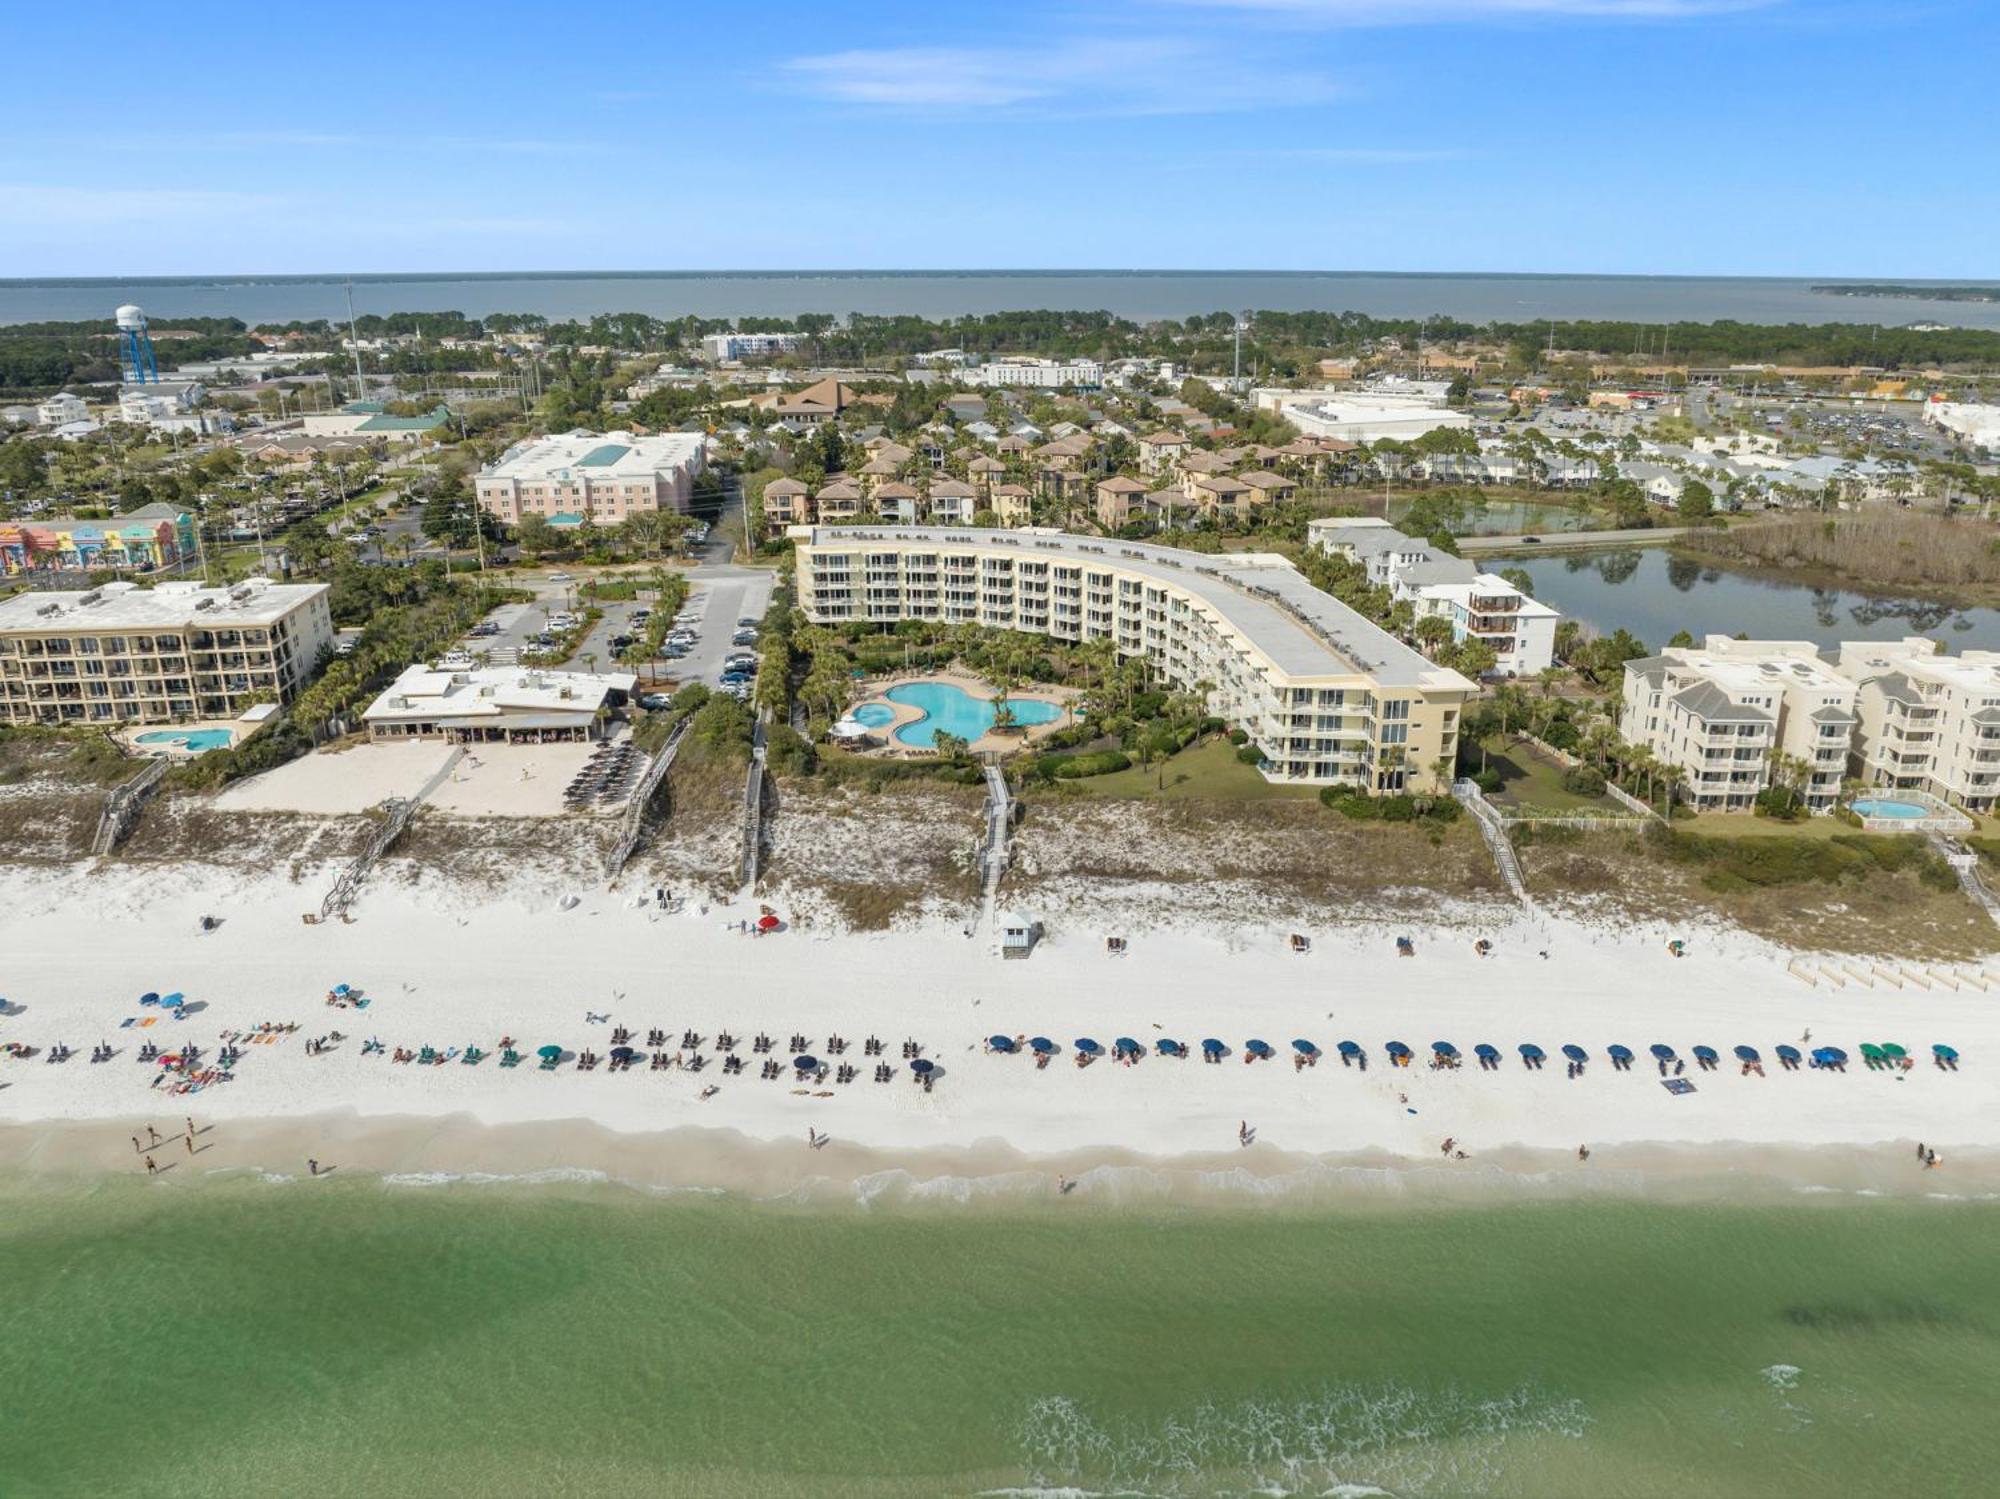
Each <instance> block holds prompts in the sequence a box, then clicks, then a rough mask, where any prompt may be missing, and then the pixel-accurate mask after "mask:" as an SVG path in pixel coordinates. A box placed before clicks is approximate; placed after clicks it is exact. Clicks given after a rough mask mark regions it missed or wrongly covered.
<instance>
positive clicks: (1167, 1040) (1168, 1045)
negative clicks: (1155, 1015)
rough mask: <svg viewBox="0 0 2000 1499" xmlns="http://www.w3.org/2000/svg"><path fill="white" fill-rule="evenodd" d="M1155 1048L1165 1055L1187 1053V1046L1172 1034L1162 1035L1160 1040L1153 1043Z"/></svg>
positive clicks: (1182, 1055) (1183, 1054)
mask: <svg viewBox="0 0 2000 1499" xmlns="http://www.w3.org/2000/svg"><path fill="white" fill-rule="evenodd" d="M1153 1050H1155V1051H1157V1052H1158V1053H1159V1054H1160V1055H1161V1056H1164V1057H1184V1056H1186V1055H1187V1048H1186V1047H1185V1046H1183V1045H1181V1043H1180V1042H1178V1041H1176V1040H1174V1039H1173V1038H1172V1037H1171V1036H1162V1037H1160V1039H1159V1040H1157V1041H1155V1042H1154V1043H1153Z"/></svg>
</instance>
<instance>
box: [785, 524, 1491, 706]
mask: <svg viewBox="0 0 2000 1499" xmlns="http://www.w3.org/2000/svg"><path fill="white" fill-rule="evenodd" d="M797 529H801V530H806V529H809V530H810V532H811V544H812V545H813V546H814V547H816V548H824V549H827V550H830V551H840V550H843V549H848V548H865V547H867V546H869V545H883V544H888V545H894V546H904V547H907V546H935V547H938V548H941V549H943V548H957V549H964V548H967V547H976V548H980V549H983V550H987V551H991V552H994V553H996V554H1000V555H1005V556H1012V557H1017V558H1025V559H1029V560H1043V561H1058V562H1063V563H1065V564H1069V565H1075V566H1084V567H1116V568H1122V569H1124V570H1125V571H1128V572H1135V573H1140V574H1143V575H1146V576H1148V577H1151V578H1154V579H1156V580H1157V581H1158V582H1160V583H1161V584H1163V585H1165V586H1168V587H1172V588H1176V589H1179V590H1181V591H1182V592H1184V593H1189V594H1192V595H1193V596H1195V597H1196V598H1198V599H1200V600H1202V601H1203V602H1204V603H1206V604H1208V605H1209V606H1210V607H1211V608H1213V609H1214V611H1215V612H1216V613H1217V614H1218V615H1220V616H1221V617H1222V618H1223V619H1225V620H1227V621H1228V622H1229V623H1230V624H1231V625H1233V626H1235V628H1236V629H1237V630H1239V631H1240V632H1241V633H1242V634H1243V636H1244V637H1245V638H1246V639H1247V640H1249V642H1250V643H1251V644H1252V645H1253V646H1254V647H1255V648H1256V649H1257V650H1258V651H1259V652H1260V653H1261V654H1262V655H1263V656H1264V657H1265V658H1266V659H1267V660H1269V661H1270V662H1271V664H1272V665H1273V666H1275V667H1277V668H1278V669H1279V670H1280V671H1282V672H1284V673H1285V674H1286V675H1287V676H1292V677H1352V676H1357V675H1361V676H1368V677H1372V678H1374V679H1375V680H1376V681H1377V682H1379V683H1380V684H1381V685H1383V686H1385V687H1413V688H1430V689H1439V690H1452V689H1457V690H1460V691H1465V692H1472V691H1475V690H1476V689H1475V687H1474V685H1473V683H1471V682H1470V681H1468V680H1467V679H1466V678H1464V677H1462V676H1460V675H1459V674H1458V673H1457V672H1455V671H1452V670H1449V669H1448V668H1446V667H1442V666H1439V665H1437V664H1436V663H1435V662H1432V661H1429V660H1426V659H1425V658H1424V657H1423V656H1422V655H1421V654H1420V653H1418V652H1417V651H1414V650H1412V649H1411V648H1410V647H1409V646H1407V645H1404V644H1403V642H1402V641H1400V640H1398V639H1396V637H1395V636H1393V635H1391V634H1390V633H1389V632H1388V631H1387V630H1384V629H1383V628H1382V627H1381V626H1379V625H1377V624H1375V623H1373V622H1372V621H1370V620H1367V619H1364V618H1362V616H1361V615H1359V614H1357V613H1355V612H1354V611H1353V610H1352V609H1350V608H1348V607H1347V606H1346V605H1345V604H1343V603H1341V602H1340V601H1339V600H1338V599H1336V598H1334V597H1333V596H1332V595H1331V594H1327V593H1323V592H1321V591H1320V590H1319V589H1317V588H1315V587H1313V586H1312V584H1311V583H1309V582H1307V581H1306V577H1305V574H1303V573H1301V572H1300V571H1299V570H1298V569H1297V568H1295V567H1293V566H1292V564H1291V563H1290V562H1289V561H1288V560H1286V559H1285V558H1283V557H1280V556H1277V555H1275V554H1273V553H1269V552H1239V553H1235V554H1226V555H1219V556H1211V555H1209V554H1208V553H1205V552H1186V551H1181V550H1179V549H1177V548H1175V547H1162V546H1151V545H1148V544H1147V543H1145V542H1136V541H1117V540H1114V539H1110V538H1105V539H1099V538H1096V537H1088V536H1072V535H1070V534H1069V533H1067V532H1062V531H1042V530H1034V529H1023V530H1015V531H997V530H980V529H974V528H972V527H968V526H813V527H810V528H805V527H801V528H797Z"/></svg>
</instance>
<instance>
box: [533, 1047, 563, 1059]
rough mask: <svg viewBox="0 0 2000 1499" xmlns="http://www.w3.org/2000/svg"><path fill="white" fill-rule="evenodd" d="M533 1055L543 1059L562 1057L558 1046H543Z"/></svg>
mask: <svg viewBox="0 0 2000 1499" xmlns="http://www.w3.org/2000/svg"><path fill="white" fill-rule="evenodd" d="M535 1055H536V1056H538V1057H543V1058H554V1057H559V1056H561V1055H562V1048H561V1047H560V1046H544V1047H543V1048H542V1049H541V1050H540V1051H538V1052H536V1053H535Z"/></svg>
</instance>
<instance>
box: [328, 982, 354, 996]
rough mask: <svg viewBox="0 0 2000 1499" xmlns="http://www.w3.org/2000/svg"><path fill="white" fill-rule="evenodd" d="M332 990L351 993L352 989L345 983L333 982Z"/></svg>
mask: <svg viewBox="0 0 2000 1499" xmlns="http://www.w3.org/2000/svg"><path fill="white" fill-rule="evenodd" d="M333 992H334V993H335V994H352V993H353V992H354V991H353V990H352V989H350V988H348V986H347V985H345V984H335V985H334V986H333Z"/></svg>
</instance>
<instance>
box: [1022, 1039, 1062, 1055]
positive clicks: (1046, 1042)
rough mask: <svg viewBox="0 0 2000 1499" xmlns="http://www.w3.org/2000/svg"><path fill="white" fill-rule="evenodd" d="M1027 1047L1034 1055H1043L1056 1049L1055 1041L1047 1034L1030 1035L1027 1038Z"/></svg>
mask: <svg viewBox="0 0 2000 1499" xmlns="http://www.w3.org/2000/svg"><path fill="white" fill-rule="evenodd" d="M1028 1047H1029V1049H1030V1050H1032V1051H1033V1052H1034V1053H1035V1055H1036V1056H1038V1057H1045V1056H1047V1055H1048V1054H1049V1053H1050V1052H1052V1051H1054V1050H1055V1049H1056V1043H1055V1042H1053V1041H1051V1040H1050V1039H1049V1038H1048V1037H1047V1036H1031V1037H1030V1038H1029V1039H1028Z"/></svg>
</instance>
